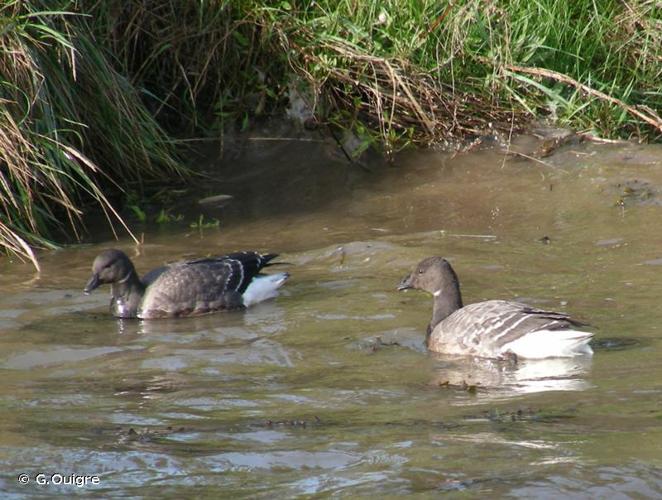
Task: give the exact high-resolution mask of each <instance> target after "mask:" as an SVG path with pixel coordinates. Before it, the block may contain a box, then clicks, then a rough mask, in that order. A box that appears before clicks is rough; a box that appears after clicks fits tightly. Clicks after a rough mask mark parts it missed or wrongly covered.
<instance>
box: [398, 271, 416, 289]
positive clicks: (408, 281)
mask: <svg viewBox="0 0 662 500" xmlns="http://www.w3.org/2000/svg"><path fill="white" fill-rule="evenodd" d="M411 288H414V286H413V284H412V275H411V274H408V275H407V276H405V277H404V278H402V280H401V281H400V283H398V291H399V292H401V291H403V290H409V289H411Z"/></svg>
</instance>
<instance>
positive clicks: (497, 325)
mask: <svg viewBox="0 0 662 500" xmlns="http://www.w3.org/2000/svg"><path fill="white" fill-rule="evenodd" d="M409 288H415V289H419V290H425V291H426V292H429V293H431V294H432V295H433V297H434V302H433V307H432V320H431V321H430V324H429V325H428V329H427V335H426V344H427V347H428V349H430V350H431V351H435V352H441V353H446V354H464V355H471V356H480V357H486V358H501V357H508V356H512V355H515V356H516V357H521V358H529V359H542V358H553V357H571V356H577V355H582V354H583V355H591V354H593V350H592V349H591V347H590V346H589V341H590V340H591V338H592V337H593V334H592V333H590V332H584V331H581V330H576V329H575V328H577V327H582V326H586V325H585V324H583V323H581V322H579V321H577V320H574V319H572V318H570V316H568V315H567V314H565V313H561V312H553V311H545V310H542V309H536V308H534V307H530V306H528V305H526V304H522V303H520V302H512V301H507V300H487V301H485V302H477V303H475V304H469V305H467V306H463V304H462V295H461V294H460V282H459V280H458V278H457V275H456V274H455V271H454V270H453V268H452V267H451V265H450V263H449V262H448V261H447V260H446V259H443V258H441V257H429V258H427V259H424V260H423V261H421V262H420V263H419V264H418V265H417V266H416V268H415V269H414V271H412V272H411V274H409V275H407V276H406V277H405V278H404V279H403V280H402V281H401V282H400V284H399V286H398V290H406V289H409Z"/></svg>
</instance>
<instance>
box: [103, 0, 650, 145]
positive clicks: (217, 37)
mask: <svg viewBox="0 0 662 500" xmlns="http://www.w3.org/2000/svg"><path fill="white" fill-rule="evenodd" d="M182 4H183V5H180V3H177V2H160V3H159V4H158V7H155V6H154V5H153V4H150V5H149V9H147V8H145V5H146V4H145V3H144V2H140V1H134V2H121V3H119V2H118V3H117V4H116V7H115V8H109V7H108V5H109V4H108V3H106V4H104V5H105V9H104V11H103V12H102V13H103V15H104V16H105V18H106V19H108V22H107V23H99V25H101V26H104V29H106V28H107V27H108V26H111V29H108V30H107V32H110V33H112V34H113V36H112V37H111V43H110V44H111V46H112V50H113V53H115V54H117V55H118V57H119V59H120V60H121V61H122V63H123V68H124V70H125V71H126V73H127V74H129V75H132V78H133V81H134V82H136V83H138V84H140V85H145V86H147V87H148V88H150V89H152V90H153V91H154V94H155V95H158V96H160V97H161V99H162V101H161V105H160V107H159V111H162V112H163V113H162V116H161V119H162V120H163V122H164V123H167V122H172V120H171V119H170V120H169V118H172V116H173V114H172V113H171V112H172V110H177V111H179V112H182V114H183V116H185V117H186V120H185V121H186V123H187V124H188V125H189V126H190V127H195V126H199V125H201V124H202V125H203V126H204V127H209V126H211V125H213V123H214V121H215V122H216V124H217V125H218V124H221V123H226V124H227V123H228V122H231V123H236V122H237V121H239V122H241V123H244V124H246V123H250V121H251V120H254V119H256V118H259V117H261V116H265V115H270V114H273V113H274V112H275V113H278V112H280V111H281V110H282V108H283V106H284V105H286V103H287V101H288V95H289V94H290V92H291V90H290V89H291V87H292V86H299V87H303V91H302V93H303V94H304V95H305V96H308V98H309V101H310V103H309V104H310V106H311V107H312V108H313V109H314V112H315V116H316V118H317V120H318V121H320V122H322V123H334V124H336V125H338V126H340V127H341V128H347V127H350V128H355V129H356V130H358V131H360V132H362V133H363V134H364V135H365V134H366V133H367V135H368V136H371V137H373V139H375V140H376V141H377V142H378V143H380V144H382V145H385V146H387V148H388V147H389V146H390V147H396V146H398V145H402V144H403V143H408V142H409V141H413V142H416V143H421V144H430V143H435V142H440V141H444V140H453V139H456V138H460V139H465V138H466V136H467V135H472V134H475V135H479V134H482V133H484V132H485V131H487V130H489V129H490V126H492V127H496V128H499V129H502V130H510V128H511V126H512V123H513V122H514V123H515V125H517V124H521V123H523V122H525V121H527V120H529V119H532V118H549V119H550V120H552V121H554V122H555V123H556V124H558V125H560V126H570V127H572V128H575V129H579V130H588V131H592V132H594V133H596V134H598V135H600V136H604V137H626V138H632V137H634V138H638V139H643V140H646V139H651V138H652V139H655V138H659V137H660V135H661V134H662V120H660V117H659V112H660V109H662V84H661V83H660V82H661V81H662V9H660V7H659V5H658V4H657V3H656V2H654V1H651V0H648V1H639V2H622V1H598V2H596V1H591V0H578V1H573V2H570V1H561V2H559V1H554V0H539V1H537V2H528V1H514V2H511V1H492V2H484V1H459V2H452V3H450V2H437V1H416V2H414V1H404V2H403V1H399V0H381V1H376V0H372V1H361V2H359V1H354V0H346V1H330V0H321V1H315V2H308V1H306V2H296V1H291V2H289V1H282V2H264V1H253V2H250V1H249V2H246V1H240V0H229V1H226V2H217V1H216V2H199V3H197V4H195V5H193V4H191V3H187V2H184V3H182ZM118 12H121V14H122V15H121V16H120V15H117V13H118ZM136 47H138V48H140V50H139V51H137V50H136ZM175 115H176V113H175ZM176 122H177V123H179V124H181V123H182V120H181V115H179V116H178V117H177V119H176Z"/></svg>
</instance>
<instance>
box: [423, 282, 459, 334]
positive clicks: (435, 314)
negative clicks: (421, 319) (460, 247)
mask: <svg viewBox="0 0 662 500" xmlns="http://www.w3.org/2000/svg"><path fill="white" fill-rule="evenodd" d="M433 295H434V302H433V305H432V320H431V321H430V325H429V326H428V333H427V337H426V341H427V340H428V339H429V337H430V334H431V333H432V331H433V330H434V328H435V327H436V326H437V325H438V324H439V323H441V322H442V321H443V320H444V319H446V318H447V317H448V316H450V315H451V314H453V313H454V312H455V311H457V310H458V309H461V308H462V294H461V293H460V284H459V283H458V281H457V278H456V279H453V280H449V281H448V282H447V283H446V284H445V285H444V286H443V287H442V288H440V289H439V290H437V291H436V292H434V293H433Z"/></svg>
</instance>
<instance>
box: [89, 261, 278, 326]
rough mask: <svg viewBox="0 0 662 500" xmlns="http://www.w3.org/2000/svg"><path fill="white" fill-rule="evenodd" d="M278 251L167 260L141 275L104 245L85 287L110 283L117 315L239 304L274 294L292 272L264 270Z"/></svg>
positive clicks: (160, 314) (184, 312) (187, 312)
mask: <svg viewBox="0 0 662 500" xmlns="http://www.w3.org/2000/svg"><path fill="white" fill-rule="evenodd" d="M276 256H277V254H266V255H261V254H259V253H257V252H237V253H231V254H228V255H223V256H219V257H210V258H203V259H196V260H188V261H182V262H176V263H173V264H168V265H165V266H162V267H159V268H156V269H153V270H152V271H150V272H148V273H147V274H146V275H145V276H144V277H143V278H142V280H141V279H140V278H139V277H138V274H137V273H136V270H135V268H134V267H133V263H132V262H131V260H130V259H129V257H128V256H127V255H126V254H125V253H124V252H122V251H121V250H115V249H110V250H104V251H103V252H101V253H100V254H99V255H98V256H97V257H96V259H94V263H93V264H92V277H91V278H90V280H89V281H88V282H87V285H85V289H84V292H85V293H90V292H91V291H92V290H94V289H95V288H97V287H99V286H100V285H103V284H106V283H109V284H110V285H111V295H112V299H111V301H110V311H111V313H112V314H113V316H116V317H118V318H142V319H151V318H172V317H178V316H194V315H199V314H205V313H210V312H213V311H218V310H222V309H238V308H242V307H247V306H249V305H252V304H255V303H257V302H261V301H263V300H266V299H270V298H272V297H275V296H276V295H277V294H278V292H277V289H278V288H279V287H280V286H281V285H282V284H283V283H284V282H285V280H287V278H288V277H289V275H288V274H287V273H277V274H268V275H261V274H259V272H260V270H261V269H262V268H263V267H265V266H268V265H270V264H269V261H271V260H272V259H274V258H275V257H276Z"/></svg>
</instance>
